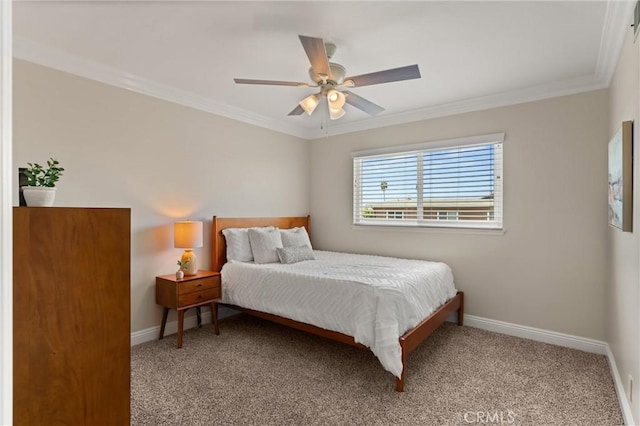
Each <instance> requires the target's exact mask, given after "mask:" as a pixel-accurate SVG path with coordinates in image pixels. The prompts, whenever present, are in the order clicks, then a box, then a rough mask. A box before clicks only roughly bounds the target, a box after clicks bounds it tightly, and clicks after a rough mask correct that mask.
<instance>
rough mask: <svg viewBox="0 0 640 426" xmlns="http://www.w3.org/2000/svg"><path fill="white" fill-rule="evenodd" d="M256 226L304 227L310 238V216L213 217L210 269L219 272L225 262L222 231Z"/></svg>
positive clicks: (225, 253)
mask: <svg viewBox="0 0 640 426" xmlns="http://www.w3.org/2000/svg"><path fill="white" fill-rule="evenodd" d="M257 226H275V227H277V228H282V229H289V228H296V227H299V226H304V227H305V228H306V229H307V233H308V234H309V238H311V216H302V217H217V216H213V223H212V226H211V235H212V247H211V267H212V268H213V270H214V271H216V272H220V270H221V269H222V266H223V265H224V264H225V263H226V262H227V243H226V241H225V239H224V235H222V230H223V229H227V228H252V227H257Z"/></svg>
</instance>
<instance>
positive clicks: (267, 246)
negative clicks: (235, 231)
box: [249, 228, 282, 263]
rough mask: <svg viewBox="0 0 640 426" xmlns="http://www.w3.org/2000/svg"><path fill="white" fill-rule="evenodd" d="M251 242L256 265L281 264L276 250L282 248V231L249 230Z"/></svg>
mask: <svg viewBox="0 0 640 426" xmlns="http://www.w3.org/2000/svg"><path fill="white" fill-rule="evenodd" d="M249 241H250V242H251V251H252V252H253V260H254V262H255V263H276V262H280V259H279V258H278V252H277V251H276V249H278V248H282V238H280V231H279V230H277V229H275V228H271V229H253V228H251V229H249Z"/></svg>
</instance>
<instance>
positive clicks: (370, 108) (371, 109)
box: [342, 90, 384, 115]
mask: <svg viewBox="0 0 640 426" xmlns="http://www.w3.org/2000/svg"><path fill="white" fill-rule="evenodd" d="M342 93H344V94H345V95H347V99H346V100H347V103H348V104H349V105H352V106H354V107H356V108H358V109H360V110H362V111H364V112H366V113H367V114H369V115H376V114H379V113H381V112H382V111H384V108H382V107H381V106H380V105H376V104H374V103H373V102H371V101H370V100H368V99H365V98H363V97H362V96H358V95H356V94H355V93H353V92H349V91H347V90H344V91H343V92H342Z"/></svg>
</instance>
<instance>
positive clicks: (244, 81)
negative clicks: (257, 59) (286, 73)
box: [233, 78, 309, 87]
mask: <svg viewBox="0 0 640 426" xmlns="http://www.w3.org/2000/svg"><path fill="white" fill-rule="evenodd" d="M233 81H235V82H236V84H266V85H269V86H295V87H309V85H308V84H307V83H296V82H295V81H277V80H251V79H247V78H234V79H233Z"/></svg>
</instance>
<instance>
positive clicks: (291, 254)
mask: <svg viewBox="0 0 640 426" xmlns="http://www.w3.org/2000/svg"><path fill="white" fill-rule="evenodd" d="M276 251H277V252H278V257H279V258H280V263H287V264H288V263H298V262H302V261H303V260H315V256H314V255H313V251H312V250H311V249H310V248H309V246H307V245H301V246H294V247H283V248H277V249H276Z"/></svg>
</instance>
